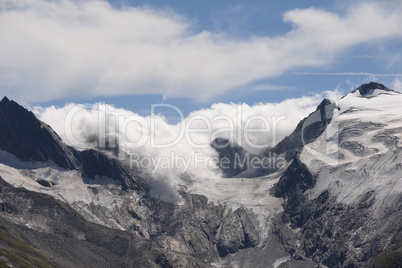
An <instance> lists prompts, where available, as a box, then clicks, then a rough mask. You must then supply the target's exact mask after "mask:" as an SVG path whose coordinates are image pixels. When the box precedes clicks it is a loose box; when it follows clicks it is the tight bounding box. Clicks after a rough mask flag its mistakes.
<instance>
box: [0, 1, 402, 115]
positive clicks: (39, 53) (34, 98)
mask: <svg viewBox="0 0 402 268" xmlns="http://www.w3.org/2000/svg"><path fill="white" fill-rule="evenodd" d="M0 5H1V4H0ZM2 5H3V8H2V9H0V25H1V26H0V47H1V48H2V49H1V50H0V87H1V91H0V92H1V93H2V95H8V96H9V97H11V98H13V99H16V100H17V101H20V102H23V103H27V104H30V105H41V106H48V105H58V106H63V105H64V104H65V103H67V102H79V103H92V102H99V101H101V102H106V103H109V104H114V105H116V106H117V107H122V108H125V109H128V110H132V111H135V112H138V113H140V114H146V113H148V112H149V107H150V105H151V104H154V103H161V102H164V103H169V104H173V105H176V106H178V107H179V108H181V109H182V110H183V111H184V112H185V113H189V112H190V111H192V110H197V109H200V108H205V107H209V106H210V105H211V104H212V103H216V102H224V103H228V102H235V103H238V102H246V103H248V104H254V103H258V102H279V101H282V100H284V99H288V98H296V97H300V96H303V95H308V94H313V93H317V92H322V91H324V90H335V89H339V90H340V91H343V92H347V91H349V90H351V89H352V88H354V87H356V86H358V85H360V84H362V83H364V82H368V81H371V80H375V81H378V82H382V83H384V84H386V85H387V86H389V87H394V88H395V89H397V90H401V89H402V86H401V81H402V49H401V48H402V29H401V27H400V25H402V17H401V16H400V14H401V12H402V4H401V2H400V1H394V0H388V1H338V0H334V1H262V0H258V1H257V0H255V1H223V0H221V1H185V0H182V1H164V2H162V1H157V0H153V1H133V0H123V1H119V0H116V1H112V0H110V1H109V2H106V1H73V0H64V1H58V0H56V1H46V0H37V1H28V0H21V1H17V2H15V1H11V0H5V1H4V3H3V4H2Z"/></svg>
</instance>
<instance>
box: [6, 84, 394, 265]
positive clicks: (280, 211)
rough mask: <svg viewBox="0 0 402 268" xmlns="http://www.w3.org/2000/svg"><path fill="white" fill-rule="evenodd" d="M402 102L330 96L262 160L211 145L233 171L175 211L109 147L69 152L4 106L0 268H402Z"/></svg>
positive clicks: (371, 89)
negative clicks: (256, 163)
mask: <svg viewBox="0 0 402 268" xmlns="http://www.w3.org/2000/svg"><path fill="white" fill-rule="evenodd" d="M401 103H402V94H400V93H398V92H396V91H393V90H391V89H389V88H387V87H385V86H384V85H381V84H378V83H374V82H371V83H368V84H364V85H362V86H361V87H359V88H357V89H355V90H354V91H352V92H350V93H349V94H347V95H346V96H344V97H343V98H342V99H340V100H338V101H330V100H323V101H322V103H321V104H320V105H319V106H318V107H317V109H316V110H315V111H314V112H313V113H311V114H310V115H309V116H308V117H306V118H305V119H303V120H302V121H301V122H300V123H299V124H298V125H297V126H296V128H295V130H294V131H293V132H292V133H291V134H290V135H289V136H287V137H285V138H284V139H283V140H282V141H281V142H280V143H278V144H277V145H276V146H275V147H271V148H265V149H263V150H262V151H261V152H260V153H259V154H249V153H248V152H247V151H246V150H245V149H244V148H242V147H240V146H238V145H236V144H233V143H231V142H229V141H228V140H225V139H223V138H218V139H216V140H215V141H213V142H212V143H211V147H212V148H214V149H215V150H216V151H217V154H218V156H219V158H220V159H224V158H225V159H227V161H228V163H229V164H230V165H229V166H230V167H231V168H229V169H224V167H223V166H221V168H222V175H224V177H225V178H220V179H219V180H217V181H212V182H211V184H210V185H209V188H208V189H206V190H204V191H201V192H200V191H198V192H195V191H194V189H193V188H191V185H190V186H183V185H181V186H180V187H179V189H178V192H177V195H178V196H179V197H178V198H179V200H180V201H179V202H177V201H175V199H174V198H173V197H172V199H171V200H170V201H168V200H165V199H163V200H162V199H161V198H159V196H158V195H155V194H151V191H150V190H151V189H152V187H153V186H154V185H155V182H154V181H152V178H150V177H148V176H150V175H149V174H146V173H143V172H142V171H141V170H140V169H130V168H129V167H127V166H126V164H125V163H122V162H120V161H119V160H118V159H117V158H116V157H115V156H114V155H113V154H111V153H110V152H108V151H102V150H100V149H97V148H92V149H88V150H77V149H75V148H72V147H70V146H67V145H65V144H64V142H63V141H62V140H61V139H60V137H59V136H58V135H57V134H56V133H55V132H54V131H53V130H52V129H51V128H50V126H48V125H46V124H44V123H43V122H41V121H40V120H38V118H36V116H35V115H34V114H33V113H31V112H29V111H27V110H26V109H24V108H23V107H22V106H20V105H19V104H17V103H16V102H14V101H10V100H8V99H7V98H4V99H3V100H2V101H1V102H0V124H1V126H2V128H1V129H0V264H1V266H2V267H3V266H4V267H13V266H16V267H20V266H21V267H111V266H113V267H253V268H254V267H262V268H266V267H275V268H278V267H281V268H282V267H294V268H296V267H331V268H332V267H350V268H351V267H399V266H398V265H399V264H398V262H399V261H400V259H401V256H402V254H401V244H402V193H401V192H402V187H401V186H402V185H401V184H402V178H401V177H402V154H401V148H402V143H401V140H400V139H401V135H402V115H401V112H400V104H401ZM246 156H248V157H252V158H253V159H257V160H258V159H260V160H264V161H267V163H269V164H272V163H277V161H279V160H281V161H282V162H281V165H275V164H274V165H267V166H264V167H260V168H255V167H251V166H247V165H242V164H241V163H239V162H238V161H239V159H243V158H244V157H246ZM145 174H146V175H145ZM187 176H194V177H195V178H191V179H193V180H195V179H196V175H187ZM151 182H152V183H151ZM162 187H163V186H162Z"/></svg>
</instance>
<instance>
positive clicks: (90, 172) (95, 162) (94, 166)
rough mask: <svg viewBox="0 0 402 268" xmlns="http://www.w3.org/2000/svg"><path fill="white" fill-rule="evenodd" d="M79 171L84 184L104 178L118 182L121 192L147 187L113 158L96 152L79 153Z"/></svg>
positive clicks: (145, 188)
mask: <svg viewBox="0 0 402 268" xmlns="http://www.w3.org/2000/svg"><path fill="white" fill-rule="evenodd" d="M79 160H80V161H79V162H80V165H81V166H80V170H81V172H82V176H83V178H84V179H85V181H86V182H88V183H91V179H92V180H93V179H94V178H95V177H96V176H106V177H109V178H113V179H115V180H117V181H119V182H120V183H121V184H122V186H123V190H128V189H131V190H144V191H146V190H147V189H148V185H147V184H146V183H145V182H144V181H143V180H142V179H141V178H139V177H138V176H136V175H135V174H133V173H132V172H129V171H128V170H126V169H125V168H124V167H123V166H122V164H121V163H120V162H119V161H118V160H116V159H113V158H110V157H108V156H106V155H105V154H103V153H101V152H99V151H96V150H92V149H91V150H86V151H82V152H80V153H79Z"/></svg>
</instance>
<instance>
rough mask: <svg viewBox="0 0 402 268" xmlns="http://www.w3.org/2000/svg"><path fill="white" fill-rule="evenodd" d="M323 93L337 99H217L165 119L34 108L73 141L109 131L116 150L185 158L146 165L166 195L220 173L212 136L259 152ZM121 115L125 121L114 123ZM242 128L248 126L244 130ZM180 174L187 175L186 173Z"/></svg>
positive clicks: (89, 140)
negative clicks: (179, 117)
mask: <svg viewBox="0 0 402 268" xmlns="http://www.w3.org/2000/svg"><path fill="white" fill-rule="evenodd" d="M323 97H329V98H331V99H333V100H337V99H339V97H340V93H339V92H338V91H329V92H325V93H323V94H317V95H312V96H308V97H301V98H297V99H288V100H285V101H283V102H280V103H259V104H256V105H254V106H249V105H247V104H233V103H229V104H225V103H216V104H213V105H212V106H211V107H210V108H209V109H202V110H198V111H194V112H192V113H191V114H189V115H188V117H186V118H182V120H181V121H180V122H179V123H177V124H169V123H167V121H166V120H165V118H164V117H163V116H161V115H154V116H146V117H142V116H140V115H138V114H136V113H134V112H131V111H127V110H124V109H117V108H114V107H112V106H108V105H106V106H105V105H99V104H96V105H86V106H85V105H77V104H69V105H66V106H65V107H62V108H56V107H54V106H51V107H46V108H40V107H37V108H35V109H34V111H35V113H36V114H37V115H38V117H39V118H40V119H41V120H43V121H44V122H46V123H47V124H49V125H50V126H51V127H52V128H53V129H54V130H55V131H56V132H57V133H58V134H59V135H60V136H61V137H62V139H63V140H64V141H65V142H66V143H67V144H69V145H72V146H74V147H80V148H91V147H96V146H97V143H98V142H99V141H101V142H102V140H104V138H106V141H107V140H108V139H109V137H111V140H112V141H118V143H119V146H120V150H122V151H124V152H129V151H133V152H135V153H138V154H139V155H140V156H141V158H142V159H150V160H151V161H155V163H156V162H157V161H163V159H169V161H173V160H174V159H175V157H177V158H179V159H183V160H185V161H188V162H187V164H188V167H187V168H185V166H184V164H183V165H180V164H177V163H172V162H171V163H170V164H169V166H168V167H169V168H163V166H162V168H161V165H159V166H157V165H155V166H156V167H155V170H153V168H154V166H152V167H151V168H150V169H149V171H150V172H152V176H150V178H149V179H150V183H151V184H152V185H153V186H154V187H162V188H164V190H160V189H159V190H158V191H159V192H166V193H169V195H170V194H173V193H176V191H175V190H174V189H176V188H177V186H178V185H179V184H182V185H187V186H189V187H190V188H191V189H192V190H197V189H201V188H208V187H209V186H210V185H211V184H212V185H213V181H214V180H215V179H217V178H219V174H217V170H216V169H214V168H213V166H211V165H210V162H208V161H209V159H213V158H216V157H217V153H216V152H215V151H214V150H213V149H212V148H211V147H210V146H209V144H210V143H211V142H212V141H213V140H214V139H215V138H216V137H225V138H230V139H231V140H232V141H235V142H237V143H239V144H241V145H242V146H243V147H245V148H247V149H248V150H251V151H253V152H258V151H259V149H260V148H261V147H262V146H264V147H265V146H267V145H268V146H272V145H275V144H276V143H278V142H279V141H280V140H282V139H283V138H284V137H285V136H286V135H289V134H290V133H291V132H292V131H293V130H294V128H295V126H296V125H297V123H298V122H299V121H300V120H301V119H303V118H304V117H305V116H307V115H308V114H309V113H311V112H312V111H314V110H315V108H316V106H317V105H318V104H319V103H320V102H321V100H322V98H323ZM119 118H120V121H119ZM124 120H125V121H126V124H122V123H119V124H118V123H117V122H122V121H124ZM152 120H154V121H153V122H154V124H152ZM128 122H129V123H128ZM208 125H209V128H208ZM103 126H104V127H103ZM153 126H154V127H153ZM247 129H248V130H251V131H250V132H248V131H247ZM255 129H264V130H265V131H264V132H263V133H261V132H259V133H256V132H254V131H253V130H255ZM182 130H184V132H182ZM100 133H101V134H100ZM104 133H107V134H104ZM231 134H233V135H231ZM142 141H143V142H142ZM152 141H153V142H154V144H157V145H168V146H164V147H163V148H162V147H161V146H155V145H154V144H152ZM137 142H138V144H141V146H136V147H135V148H134V149H133V148H132V146H133V143H137ZM204 163H205V164H206V166H204ZM160 164H162V163H160ZM144 169H147V168H146V167H144V166H142V170H144ZM153 171H155V172H153ZM183 174H190V175H191V176H187V177H186V176H183ZM189 178H191V181H189V180H190V179H189ZM152 182H155V183H152ZM161 185H162V186H161ZM169 189H170V190H173V191H169ZM169 195H168V196H169Z"/></svg>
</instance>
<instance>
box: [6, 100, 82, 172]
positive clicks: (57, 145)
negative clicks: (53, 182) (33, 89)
mask: <svg viewBox="0 0 402 268" xmlns="http://www.w3.org/2000/svg"><path fill="white" fill-rule="evenodd" d="M0 125H1V129H0V149H1V150H3V151H7V152H9V153H11V154H13V155H15V156H16V157H17V158H19V159H20V160H22V161H25V162H28V161H37V162H47V161H53V162H54V163H55V164H57V165H58V166H60V167H62V168H65V169H78V167H79V164H78V161H77V156H78V155H77V152H76V151H75V150H74V149H72V148H71V147H68V146H66V145H65V144H64V143H63V141H62V140H61V139H60V137H59V136H58V135H57V134H56V133H55V132H54V131H53V130H52V129H51V128H50V127H49V126H48V125H46V124H45V123H43V122H41V121H39V120H38V119H37V118H36V116H35V115H34V114H33V113H32V112H29V111H27V110H26V109H25V108H23V107H22V106H20V105H19V104H18V103H16V102H14V101H10V100H9V99H7V97H4V98H3V100H2V101H1V102H0Z"/></svg>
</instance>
